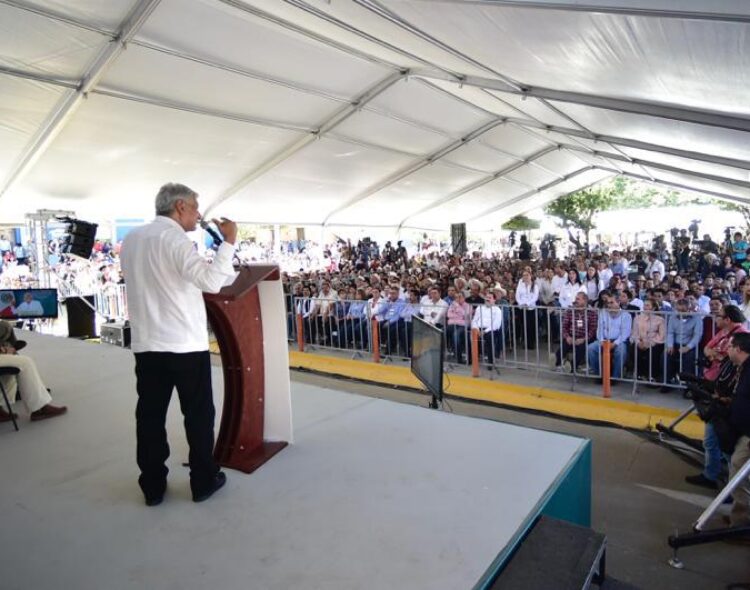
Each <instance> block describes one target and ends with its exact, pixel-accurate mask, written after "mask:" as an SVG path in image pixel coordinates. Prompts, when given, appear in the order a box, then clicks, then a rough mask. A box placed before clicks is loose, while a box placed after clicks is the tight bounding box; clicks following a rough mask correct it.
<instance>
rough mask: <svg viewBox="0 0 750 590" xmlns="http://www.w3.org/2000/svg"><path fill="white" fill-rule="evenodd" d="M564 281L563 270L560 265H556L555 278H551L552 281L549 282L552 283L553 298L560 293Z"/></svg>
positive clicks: (565, 278)
mask: <svg viewBox="0 0 750 590" xmlns="http://www.w3.org/2000/svg"><path fill="white" fill-rule="evenodd" d="M566 280H567V276H566V275H565V269H564V268H563V267H562V265H560V264H558V265H557V266H556V267H555V276H554V277H552V280H551V281H550V282H551V283H552V292H553V293H554V294H555V297H557V296H558V295H560V291H562V288H563V285H564V284H565V282H566Z"/></svg>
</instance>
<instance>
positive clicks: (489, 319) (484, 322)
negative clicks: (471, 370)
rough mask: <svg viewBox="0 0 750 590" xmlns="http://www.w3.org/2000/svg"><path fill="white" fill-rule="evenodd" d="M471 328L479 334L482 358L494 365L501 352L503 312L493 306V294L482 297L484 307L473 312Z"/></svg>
mask: <svg viewBox="0 0 750 590" xmlns="http://www.w3.org/2000/svg"><path fill="white" fill-rule="evenodd" d="M471 327H472V329H477V330H479V331H480V332H481V336H482V340H481V344H482V345H483V347H484V356H485V357H486V358H487V362H488V363H490V364H492V363H494V361H495V358H499V357H500V353H501V352H502V350H503V310H502V309H500V308H499V307H498V306H497V305H495V295H494V293H492V292H489V293H487V294H486V295H485V296H484V305H480V306H479V307H477V308H476V310H475V311H474V317H473V318H472V319H471ZM480 356H481V354H480Z"/></svg>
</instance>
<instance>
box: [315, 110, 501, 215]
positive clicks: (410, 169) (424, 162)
mask: <svg viewBox="0 0 750 590" xmlns="http://www.w3.org/2000/svg"><path fill="white" fill-rule="evenodd" d="M503 123H505V119H495V120H494V121H490V122H489V123H485V124H484V125H482V126H480V127H477V128H476V129H474V130H473V131H471V132H470V133H469V134H467V135H465V136H464V137H462V138H461V139H458V140H456V141H453V142H451V143H450V144H448V145H446V146H443V147H441V148H439V149H437V150H436V151H434V152H432V153H431V154H429V155H427V156H425V157H424V158H422V159H420V160H418V161H417V162H415V163H412V164H409V165H408V166H406V167H405V168H402V169H401V170H398V171H397V172H395V173H393V174H391V175H390V176H388V177H387V178H385V179H383V180H381V181H379V182H377V183H375V184H374V185H372V186H370V187H368V188H366V189H365V190H363V191H362V192H361V193H359V194H358V195H355V196H354V197H352V198H351V199H349V200H348V201H346V202H345V203H344V204H342V205H340V206H338V207H336V208H335V209H334V210H333V211H331V212H330V213H329V214H328V215H326V217H325V219H324V220H323V226H327V225H331V224H330V223H329V222H330V220H331V217H333V216H334V215H336V214H338V213H341V212H342V211H344V210H345V209H348V208H349V207H351V206H352V205H355V204H356V203H359V202H360V201H364V200H365V199H367V198H369V197H371V196H372V195H374V194H375V193H377V192H380V191H382V190H383V189H384V188H387V187H389V186H391V185H392V184H394V183H396V182H398V181H399V180H401V179H403V178H406V177H407V176H409V175H410V174H414V173H415V172H417V171H418V170H421V169H422V168H424V167H425V166H429V165H430V164H432V163H433V162H436V161H437V160H439V159H440V158H443V157H445V156H447V155H448V154H450V153H451V152H453V151H455V150H457V149H458V148H460V147H462V146H464V145H466V144H467V143H469V142H471V141H473V140H474V139H476V138H477V137H480V136H481V135H483V134H485V133H487V132H488V131H490V130H492V129H494V128H495V127H497V126H498V125H502V124H503Z"/></svg>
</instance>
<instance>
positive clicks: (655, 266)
mask: <svg viewBox="0 0 750 590" xmlns="http://www.w3.org/2000/svg"><path fill="white" fill-rule="evenodd" d="M654 273H658V277H655V276H654ZM643 274H645V275H646V276H647V277H653V279H654V280H656V281H660V280H662V279H663V278H664V276H665V275H666V270H665V268H664V263H663V262H662V261H661V260H659V259H658V258H657V257H656V252H654V251H651V252H649V253H648V264H647V265H646V271H645V272H644V273H643Z"/></svg>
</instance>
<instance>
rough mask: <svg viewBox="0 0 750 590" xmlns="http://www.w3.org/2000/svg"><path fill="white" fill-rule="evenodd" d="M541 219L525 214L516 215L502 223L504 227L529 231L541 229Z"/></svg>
mask: <svg viewBox="0 0 750 590" xmlns="http://www.w3.org/2000/svg"><path fill="white" fill-rule="evenodd" d="M540 225H541V222H540V221H537V220H536V219H530V218H528V217H526V216H525V215H516V216H515V217H512V218H511V219H509V220H508V221H506V222H505V223H503V225H502V229H507V230H511V231H528V230H530V229H539V226H540Z"/></svg>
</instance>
